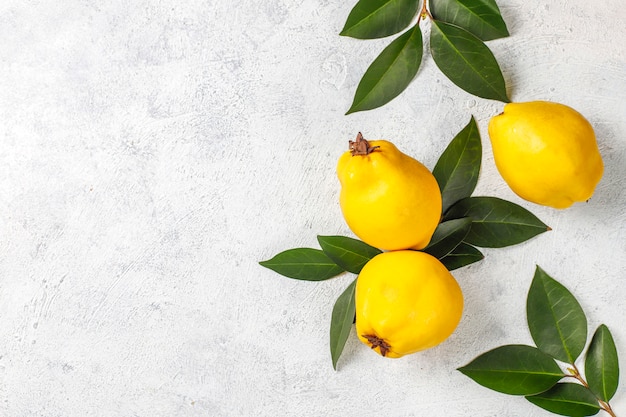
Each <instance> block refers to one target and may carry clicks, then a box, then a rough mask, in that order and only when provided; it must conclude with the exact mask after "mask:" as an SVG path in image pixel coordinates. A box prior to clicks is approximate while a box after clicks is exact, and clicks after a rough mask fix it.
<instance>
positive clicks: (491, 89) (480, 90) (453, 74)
mask: <svg viewBox="0 0 626 417" xmlns="http://www.w3.org/2000/svg"><path fill="white" fill-rule="evenodd" d="M430 52H431V55H432V57H433V60H434V61H435V64H437V66H438V67H439V69H440V70H441V72H443V73H444V74H445V75H446V77H448V78H449V79H450V81H452V82H453V83H454V84H456V85H457V86H459V87H460V88H462V89H463V90H465V91H467V92H468V93H470V94H473V95H475V96H478V97H482V98H487V99H493V100H500V101H503V102H505V103H509V102H510V100H509V97H508V96H507V93H506V85H505V82H504V77H503V76H502V72H501V71H500V67H499V65H498V62H497V61H496V58H495V57H494V56H493V53H491V51H490V50H489V48H488V47H487V45H485V44H484V43H483V41H481V40H480V39H478V38H477V37H476V36H474V35H472V34H471V33H469V32H468V31H466V30H465V29H462V28H460V27H458V26H455V25H451V24H449V23H445V22H441V21H437V20H433V21H432V26H431V31H430Z"/></svg>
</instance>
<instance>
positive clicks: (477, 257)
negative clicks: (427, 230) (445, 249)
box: [440, 243, 485, 271]
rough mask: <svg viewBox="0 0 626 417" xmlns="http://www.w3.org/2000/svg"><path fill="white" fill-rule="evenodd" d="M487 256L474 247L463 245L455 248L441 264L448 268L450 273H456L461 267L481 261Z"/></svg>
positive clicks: (442, 259)
mask: <svg viewBox="0 0 626 417" xmlns="http://www.w3.org/2000/svg"><path fill="white" fill-rule="evenodd" d="M484 258H485V256H484V255H483V254H482V253H481V252H480V251H479V250H478V249H476V248H475V247H473V246H472V245H468V244H467V243H461V244H460V245H459V246H457V247H456V248H454V249H453V250H452V252H450V253H449V254H447V255H446V256H444V257H443V258H441V259H440V261H441V263H442V264H443V265H444V266H445V267H446V268H448V271H454V270H455V269H459V268H461V267H464V266H467V265H470V264H473V263H474V262H478V261H481V260H483V259H484Z"/></svg>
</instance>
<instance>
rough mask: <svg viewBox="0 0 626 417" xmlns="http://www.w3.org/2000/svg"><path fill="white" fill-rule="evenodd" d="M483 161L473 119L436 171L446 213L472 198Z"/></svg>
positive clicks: (444, 153) (459, 135) (444, 152)
mask: <svg viewBox="0 0 626 417" xmlns="http://www.w3.org/2000/svg"><path fill="white" fill-rule="evenodd" d="M481 158H482V145H481V143H480V134H479V133H478V126H476V120H474V117H473V116H472V118H471V120H470V121H469V123H468V124H467V125H466V126H465V127H464V128H463V130H461V131H460V132H459V133H458V134H457V135H456V136H455V137H454V139H452V141H451V142H450V144H449V145H448V147H447V148H446V150H445V151H443V153H442V154H441V156H440V157H439V160H438V161H437V164H435V168H434V169H433V175H434V176H435V178H436V179H437V183H438V184H439V189H440V190H441V198H442V200H443V210H442V212H443V213H445V212H446V210H448V208H450V206H452V205H453V204H454V203H456V202H457V201H459V200H460V199H462V198H465V197H469V196H471V195H472V193H473V192H474V189H475V188H476V183H477V182H478V174H479V172H480V160H481Z"/></svg>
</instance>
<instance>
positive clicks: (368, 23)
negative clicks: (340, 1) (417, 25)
mask: <svg viewBox="0 0 626 417" xmlns="http://www.w3.org/2000/svg"><path fill="white" fill-rule="evenodd" d="M418 6H419V4H418V2H417V1H415V0H359V2H358V3H357V4H356V5H355V6H354V8H352V11H351V12H350V15H349V16H348V19H347V21H346V24H345V26H344V27H343V30H342V31H341V33H340V35H342V36H350V37H352V38H357V39H375V38H384V37H385V36H389V35H393V34H395V33H398V32H400V31H401V30H402V29H404V28H406V27H407V26H408V25H409V24H410V23H411V21H412V20H413V18H414V17H415V14H416V13H417V8H418Z"/></svg>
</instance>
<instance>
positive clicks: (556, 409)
mask: <svg viewBox="0 0 626 417" xmlns="http://www.w3.org/2000/svg"><path fill="white" fill-rule="evenodd" d="M526 399H527V400H528V401H530V402H531V403H533V404H535V405H536V406H538V407H541V408H543V409H544V410H548V411H550V412H552V413H555V414H560V415H562V416H570V417H584V416H593V415H594V414H597V413H598V411H600V405H599V404H598V401H597V400H596V397H594V396H593V394H592V393H591V392H590V391H589V390H588V389H587V388H585V387H583V386H582V385H580V384H572V383H559V384H556V385H555V386H554V387H552V388H550V389H549V390H548V391H545V392H542V393H540V394H537V395H532V396H528V397H526Z"/></svg>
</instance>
